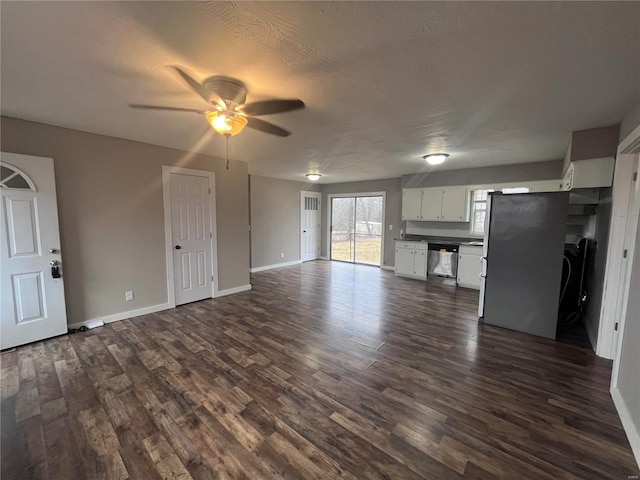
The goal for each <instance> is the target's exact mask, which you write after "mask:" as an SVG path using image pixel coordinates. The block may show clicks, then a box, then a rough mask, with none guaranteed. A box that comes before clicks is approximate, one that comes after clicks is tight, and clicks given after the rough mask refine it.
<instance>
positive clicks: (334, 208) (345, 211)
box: [331, 197, 356, 262]
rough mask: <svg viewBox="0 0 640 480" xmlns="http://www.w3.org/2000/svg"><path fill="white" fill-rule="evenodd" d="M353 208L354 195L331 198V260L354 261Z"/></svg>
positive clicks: (354, 206) (354, 203)
mask: <svg viewBox="0 0 640 480" xmlns="http://www.w3.org/2000/svg"><path fill="white" fill-rule="evenodd" d="M355 209H356V199H355V198H354V197H346V198H332V199H331V260H340V261H343V262H354V261H355V242H354V240H355V237H354V220H355Z"/></svg>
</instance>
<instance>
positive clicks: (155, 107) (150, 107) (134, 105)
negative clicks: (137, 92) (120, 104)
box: [129, 103, 206, 115]
mask: <svg viewBox="0 0 640 480" xmlns="http://www.w3.org/2000/svg"><path fill="white" fill-rule="evenodd" d="M129 106H130V107H131V108H139V109H144V110H167V111H170V112H191V113H199V114H200V115H204V114H205V113H206V111H205V110H198V109H195V108H179V107H161V106H158V105H140V104H138V103H130V104H129Z"/></svg>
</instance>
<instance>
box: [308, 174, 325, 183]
mask: <svg viewBox="0 0 640 480" xmlns="http://www.w3.org/2000/svg"><path fill="white" fill-rule="evenodd" d="M321 176H322V175H320V174H319V173H307V178H308V179H309V180H311V181H312V182H315V181H317V180H319V179H320V177H321Z"/></svg>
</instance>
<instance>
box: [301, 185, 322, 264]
mask: <svg viewBox="0 0 640 480" xmlns="http://www.w3.org/2000/svg"><path fill="white" fill-rule="evenodd" d="M321 195H322V194H321V193H319V192H302V204H301V206H300V211H301V213H302V216H301V219H300V227H301V237H300V250H302V253H301V258H302V261H303V262H307V261H309V260H315V259H317V258H320V212H321Z"/></svg>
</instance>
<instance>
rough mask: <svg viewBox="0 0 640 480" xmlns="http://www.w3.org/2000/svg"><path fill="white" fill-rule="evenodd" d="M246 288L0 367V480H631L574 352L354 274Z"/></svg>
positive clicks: (614, 432) (410, 286)
mask: <svg viewBox="0 0 640 480" xmlns="http://www.w3.org/2000/svg"><path fill="white" fill-rule="evenodd" d="M252 283H253V290H252V291H250V292H245V293H241V294H236V295H232V296H228V297H223V298H220V299H217V300H206V301H202V302H197V303H193V304H190V305H186V306H182V307H179V308H177V309H174V310H169V311H165V312H161V313H157V314H152V315H146V316H143V317H138V318H135V319H131V320H125V321H122V322H116V323H112V324H109V325H106V326H104V327H101V328H96V329H93V330H90V331H88V332H86V333H79V334H76V335H70V336H63V337H59V338H55V339H52V340H48V341H45V342H39V343H35V344H32V345H29V346H26V347H22V348H19V349H18V350H17V351H15V352H9V353H5V354H4V355H2V357H1V360H2V377H1V378H2V408H1V421H2V423H1V430H2V444H1V451H2V464H1V477H2V479H3V480H10V479H20V480H25V479H32V478H33V479H65V480H71V479H82V480H92V479H108V480H112V479H125V478H131V479H144V480H147V479H148V480H153V479H194V480H198V479H252V480H255V479H280V478H285V479H338V478H344V479H372V480H373V479H376V480H379V479H457V478H470V479H491V478H505V479H537V480H542V479H616V480H620V479H623V480H626V479H627V478H628V476H630V475H637V474H638V473H639V472H638V469H637V465H636V464H635V461H634V459H633V457H632V454H631V450H630V448H629V444H628V442H627V439H626V437H625V434H624V432H623V430H622V427H621V425H620V421H619V419H618V417H617V415H616V412H615V409H614V406H613V403H612V400H611V398H610V396H609V393H608V388H609V375H610V370H611V362H609V361H606V360H603V359H599V358H597V357H595V355H594V354H593V352H592V351H591V349H590V348H589V347H588V345H587V344H585V343H584V341H580V340H579V338H580V337H579V336H578V337H571V336H567V340H565V341H555V342H554V341H550V340H546V339H541V338H537V337H533V336H530V335H525V334H520V333H517V332H512V331H508V330H503V329H499V328H497V327H492V326H484V325H479V324H478V322H477V317H476V305H477V300H478V293H477V292H475V291H473V290H467V289H462V288H458V289H456V288H454V287H450V286H444V285H435V284H429V283H424V282H419V281H414V280H408V279H402V278H396V277H394V275H393V274H392V273H391V272H388V271H384V270H379V269H376V268H372V267H366V266H353V265H348V264H340V263H331V262H322V261H317V262H310V263H305V264H302V265H299V266H294V267H289V268H283V269H279V270H272V271H266V272H261V273H258V274H255V275H253V276H252ZM576 339H578V340H576Z"/></svg>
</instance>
